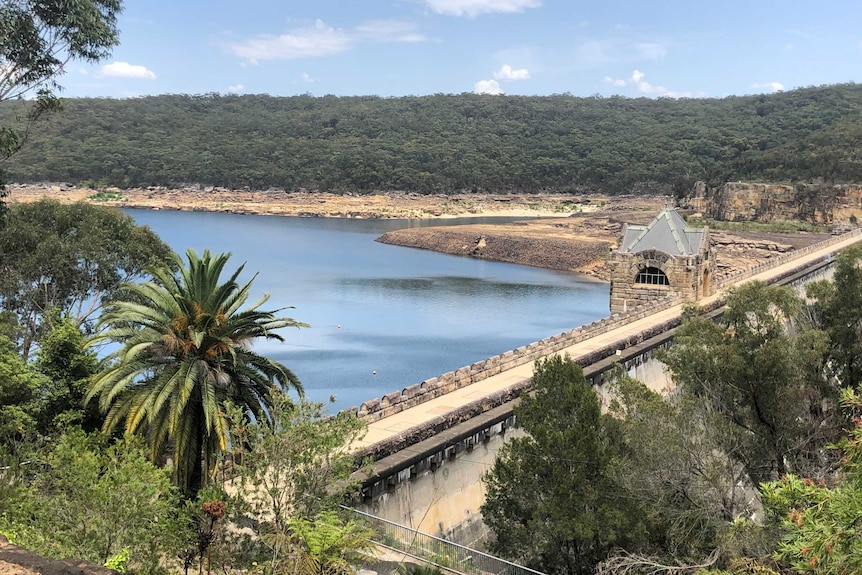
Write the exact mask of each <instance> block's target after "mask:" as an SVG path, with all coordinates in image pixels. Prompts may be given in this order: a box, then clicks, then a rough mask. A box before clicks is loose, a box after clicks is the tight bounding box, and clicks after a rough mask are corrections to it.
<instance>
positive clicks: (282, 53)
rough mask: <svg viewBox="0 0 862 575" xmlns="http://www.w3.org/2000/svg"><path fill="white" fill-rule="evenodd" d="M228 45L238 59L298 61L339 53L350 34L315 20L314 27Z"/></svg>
mask: <svg viewBox="0 0 862 575" xmlns="http://www.w3.org/2000/svg"><path fill="white" fill-rule="evenodd" d="M229 48H230V50H231V52H233V53H234V54H235V55H237V56H239V57H240V58H243V59H245V60H248V61H249V62H251V63H252V64H257V63H258V62H259V61H260V60H298V59H300V58H314V57H319V56H331V55H332V54H339V53H341V52H345V51H346V50H349V49H350V37H349V35H348V34H347V33H346V32H344V31H343V30H338V29H335V28H333V27H331V26H327V25H326V24H324V23H323V22H322V21H321V20H318V21H317V22H315V23H314V25H313V26H306V27H304V28H294V29H293V30H289V31H288V32H287V33H286V34H281V35H279V36H274V35H271V34H261V35H260V36H256V37H254V38H251V39H249V40H246V41H244V42H234V43H232V44H230V45H229Z"/></svg>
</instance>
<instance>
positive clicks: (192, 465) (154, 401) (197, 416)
mask: <svg viewBox="0 0 862 575" xmlns="http://www.w3.org/2000/svg"><path fill="white" fill-rule="evenodd" d="M187 257H188V266H185V265H183V261H182V260H181V259H180V258H179V257H178V256H177V257H175V259H174V261H173V264H174V265H175V266H176V267H178V268H179V271H176V272H175V271H174V270H173V269H172V268H171V267H170V266H169V265H168V264H162V265H157V266H154V267H151V268H149V271H150V273H151V274H152V275H153V281H149V282H145V283H141V284H126V286H125V288H124V289H125V291H124V296H125V297H124V298H120V299H116V300H114V301H112V302H110V303H109V304H108V305H107V306H106V308H105V311H104V313H103V314H102V316H101V317H100V318H99V322H98V326H99V328H100V331H99V333H98V334H97V335H96V336H94V337H93V338H92V339H91V340H90V341H91V343H93V344H95V343H100V342H112V343H116V344H119V345H120V349H118V350H117V351H115V352H114V353H113V354H111V356H110V357H109V359H110V361H112V363H111V364H110V365H109V367H108V368H107V369H106V370H105V371H103V372H102V373H101V374H99V376H98V377H97V378H96V380H95V382H94V383H93V387H92V388H91V390H90V392H89V394H88V396H87V401H90V400H92V399H94V398H96V397H98V399H99V407H100V409H101V410H102V412H103V413H106V414H107V415H106V419H105V424H104V428H103V429H104V431H105V432H111V431H113V430H115V429H123V430H124V431H125V433H126V435H130V434H136V433H138V434H141V435H143V436H145V437H146V438H147V442H148V443H149V445H150V456H151V458H152V460H153V461H161V459H162V458H163V457H164V456H165V453H166V448H167V446H168V443H170V444H171V445H172V457H173V460H174V466H173V478H174V481H175V482H176V483H177V485H179V486H180V487H181V488H182V489H183V490H184V491H185V492H187V493H190V494H194V493H196V492H197V490H198V489H199V488H200V487H201V486H203V485H206V483H207V482H208V481H209V480H210V479H211V478H212V476H213V474H214V473H215V471H216V457H217V455H218V454H219V453H221V452H223V451H225V450H226V449H227V447H228V435H229V430H228V420H227V417H226V413H225V410H226V406H227V404H228V403H233V404H234V405H236V406H239V407H240V408H241V409H242V410H243V411H244V412H247V413H249V414H250V415H252V416H253V417H254V418H255V419H256V420H257V421H261V422H268V421H269V419H270V413H271V407H272V405H273V397H274V396H276V395H278V394H281V393H283V390H284V391H286V390H287V388H293V389H294V390H296V391H300V392H301V391H302V387H301V386H300V384H299V380H298V379H297V378H296V376H295V375H294V374H293V373H292V372H291V371H290V370H289V369H288V368H286V367H285V366H284V365H282V364H280V363H278V362H275V361H272V360H270V359H268V358H266V357H263V356H261V355H260V354H258V353H255V352H254V351H252V350H251V349H250V344H251V343H252V342H254V341H255V340H257V339H259V338H264V339H274V340H277V341H283V338H282V337H281V336H280V335H279V334H278V333H276V330H278V329H280V328H284V327H302V326H304V325H305V324H302V323H300V322H297V321H295V320H293V319H291V318H287V317H277V316H276V314H277V313H278V312H279V311H281V310H275V311H262V310H260V309H259V308H260V306H261V305H263V304H264V303H265V302H266V301H267V299H268V296H264V297H263V298H261V299H260V300H258V301H257V302H255V303H254V304H251V305H250V306H249V307H247V308H245V309H241V308H242V307H243V306H244V305H245V304H246V302H247V301H248V297H249V294H250V292H251V284H252V281H253V278H252V280H249V281H248V282H247V283H245V284H240V283H238V282H237V278H238V277H239V275H240V274H241V273H242V271H243V267H244V266H240V267H239V269H237V270H236V271H235V272H233V274H231V276H230V277H229V278H228V279H227V281H224V282H223V283H222V279H221V274H222V271H223V270H224V267H225V265H226V263H227V261H228V259H229V257H230V254H215V255H210V253H209V251H204V253H203V256H198V255H197V254H196V253H195V252H194V251H193V250H189V251H188V252H187Z"/></svg>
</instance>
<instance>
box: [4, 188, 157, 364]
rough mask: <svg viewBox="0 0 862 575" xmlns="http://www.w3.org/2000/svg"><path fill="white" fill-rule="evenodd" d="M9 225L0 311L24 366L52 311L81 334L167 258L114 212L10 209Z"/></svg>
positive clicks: (44, 203) (82, 206)
mask: <svg viewBox="0 0 862 575" xmlns="http://www.w3.org/2000/svg"><path fill="white" fill-rule="evenodd" d="M8 222H9V225H8V226H6V227H4V228H2V229H0V310H2V311H4V312H7V318H8V319H9V320H10V323H12V324H14V327H15V329H14V330H13V331H14V333H13V334H12V335H13V336H14V339H15V340H16V343H17V344H18V347H19V349H20V350H21V352H22V353H23V355H24V358H25V359H26V358H27V357H28V356H29V352H30V348H31V346H32V345H33V344H34V343H35V342H38V341H39V340H40V339H41V338H42V337H44V335H45V334H46V333H48V332H49V331H50V329H51V328H52V327H53V326H52V318H55V317H58V314H57V313H56V311H58V310H59V311H60V312H62V313H61V314H59V315H60V316H66V317H69V318H70V319H72V320H73V321H74V322H75V324H76V327H82V326H83V325H84V324H86V323H87V322H88V320H90V319H92V318H93V317H95V316H96V315H98V313H99V311H100V309H101V306H102V304H103V303H104V302H106V301H108V300H110V299H112V298H113V297H114V295H115V293H116V291H117V289H118V288H119V287H120V286H121V285H122V284H124V283H127V282H131V281H135V280H137V279H140V278H143V277H144V276H145V273H144V270H145V269H146V268H147V266H149V265H152V264H154V263H156V262H158V261H164V260H165V259H166V258H168V257H169V254H171V253H172V252H171V249H170V248H169V247H168V246H167V245H166V244H165V243H164V242H163V241H162V240H161V239H160V238H159V237H158V236H157V235H156V234H155V233H154V232H153V231H152V230H151V229H149V228H147V227H144V226H138V225H136V224H135V221H134V220H133V219H132V218H131V217H129V216H127V215H125V214H123V213H122V212H120V211H119V210H116V209H113V208H106V207H103V206H94V205H91V204H86V203H83V202H78V203H74V204H60V203H58V202H56V201H49V200H41V201H38V202H33V203H29V204H14V205H12V206H11V207H10V210H9V215H8Z"/></svg>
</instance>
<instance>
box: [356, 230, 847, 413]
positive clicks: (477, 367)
mask: <svg viewBox="0 0 862 575" xmlns="http://www.w3.org/2000/svg"><path fill="white" fill-rule="evenodd" d="M859 235H862V229H855V230H853V231H851V232H849V233H847V234H843V235H840V236H833V237H831V238H829V239H827V240H824V241H823V242H820V243H817V244H812V245H810V246H807V247H805V248H802V249H799V250H794V251H792V252H788V253H784V254H781V255H779V256H777V257H774V258H771V259H769V260H768V261H766V262H763V263H761V264H760V265H757V266H755V267H753V268H750V269H747V270H743V271H741V272H738V273H736V274H733V275H731V276H727V277H725V278H722V280H721V281H720V282H716V283H715V285H714V288H715V290H720V289H723V288H726V287H728V286H730V285H732V284H733V283H735V282H738V281H741V280H744V279H747V278H750V277H752V276H754V275H757V274H759V273H761V272H764V271H767V270H769V269H772V268H775V267H778V266H780V265H783V264H786V263H788V262H790V261H792V260H794V259H796V258H798V257H801V256H804V255H806V254H809V253H812V252H815V251H817V250H819V249H822V248H824V247H828V246H830V245H834V244H836V243H838V242H841V241H843V240H845V239H847V238H850V237H855V236H859ZM794 271H796V270H792V271H790V272H788V274H784V275H789V274H791V273H793V272H794ZM686 301H687V299H686V297H684V296H681V295H678V294H671V295H669V296H668V297H665V298H664V299H661V300H659V301H653V302H647V303H643V304H641V305H637V306H635V307H632V308H630V309H629V310H628V311H627V312H625V313H615V314H613V315H611V316H608V317H606V318H603V319H600V320H597V321H594V322H592V323H589V324H586V325H583V326H581V327H577V328H575V329H572V330H569V331H566V332H563V333H559V334H556V335H552V336H550V337H546V338H544V339H542V340H539V341H537V342H533V343H531V344H528V345H525V346H521V347H519V348H517V349H514V350H510V351H506V352H503V353H502V354H500V355H495V356H494V357H489V358H488V359H483V360H481V361H477V362H476V363H474V364H472V365H469V366H465V367H462V368H459V369H457V370H455V371H450V372H447V373H444V374H443V375H440V376H438V377H432V378H430V379H426V380H425V381H423V382H421V383H418V384H413V385H409V386H407V387H405V388H404V389H403V390H401V391H393V392H391V393H387V394H386V395H384V396H383V398H382V399H381V398H374V399H370V400H368V401H366V402H364V403H362V405H361V406H360V407H359V408H358V409H357V408H355V407H353V408H349V409H348V410H345V411H351V412H354V413H356V414H357V415H358V416H359V417H360V418H361V419H363V420H365V421H367V422H369V423H370V422H374V421H379V420H380V419H383V418H385V417H389V416H390V415H394V414H396V413H399V412H401V411H404V410H406V409H410V408H411V407H415V406H417V405H420V404H422V403H424V402H426V401H430V400H432V399H434V398H437V397H440V396H442V395H445V394H447V393H449V392H450V391H454V390H456V389H460V388H462V387H464V386H467V385H470V384H472V383H474V382H477V381H482V380H483V379H485V378H487V377H489V376H491V375H496V374H498V373H500V372H502V371H505V370H507V369H511V368H513V367H517V366H519V365H523V364H526V363H532V362H534V361H536V360H537V359H540V358H542V357H545V356H547V355H551V354H553V353H557V352H559V351H562V350H563V349H565V348H567V347H570V346H572V345H574V344H576V343H579V342H582V341H585V340H587V339H590V338H592V337H595V336H598V335H601V334H603V333H607V332H608V331H610V330H612V329H616V328H618V327H622V326H624V325H626V324H629V323H631V322H633V321H637V320H639V319H642V318H644V317H647V316H649V315H652V314H654V313H657V312H659V311H662V310H665V309H668V308H670V307H673V306H675V305H679V304H681V303H685V302H686ZM638 337H640V334H633V336H632V338H634V339H637V338H638Z"/></svg>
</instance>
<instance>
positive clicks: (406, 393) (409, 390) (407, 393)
mask: <svg viewBox="0 0 862 575" xmlns="http://www.w3.org/2000/svg"><path fill="white" fill-rule="evenodd" d="M421 390H422V386H421V385H419V384H418V383H416V384H413V385H408V386H407V387H405V388H404V389H403V390H402V391H401V397H402V398H403V399H412V398H414V397H416V396H417V395H419V393H420V392H421Z"/></svg>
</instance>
